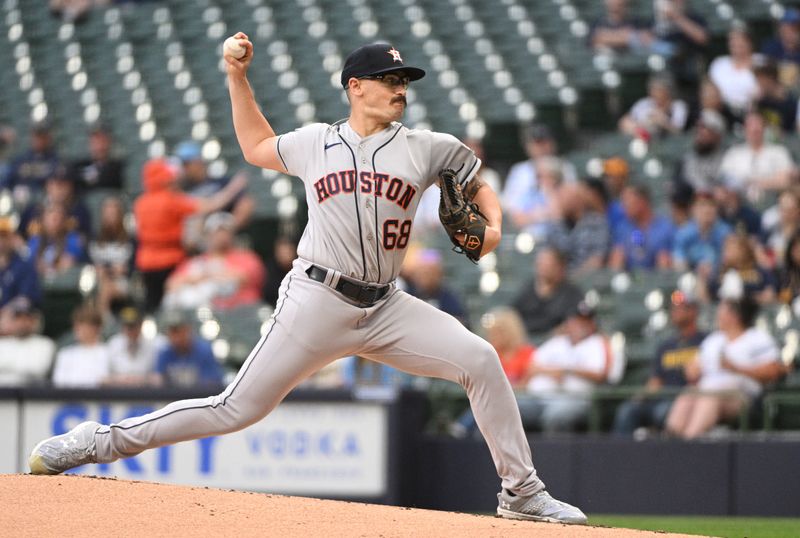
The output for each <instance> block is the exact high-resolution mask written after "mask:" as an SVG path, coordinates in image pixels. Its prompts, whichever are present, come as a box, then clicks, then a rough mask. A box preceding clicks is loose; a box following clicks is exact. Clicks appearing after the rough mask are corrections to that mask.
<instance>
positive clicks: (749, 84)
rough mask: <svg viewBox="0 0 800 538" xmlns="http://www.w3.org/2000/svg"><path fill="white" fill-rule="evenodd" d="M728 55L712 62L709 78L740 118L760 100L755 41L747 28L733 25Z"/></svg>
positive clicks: (729, 34) (729, 36)
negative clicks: (751, 105)
mask: <svg viewBox="0 0 800 538" xmlns="http://www.w3.org/2000/svg"><path fill="white" fill-rule="evenodd" d="M728 52H729V54H727V55H724V56H718V57H717V58H715V59H714V61H712V62H711V65H709V67H708V76H709V78H711V80H712V81H713V82H714V84H716V86H717V88H719V91H720V92H721V93H722V99H723V101H725V103H726V104H727V105H728V106H729V107H731V110H732V111H733V112H734V113H735V114H737V115H739V116H741V115H743V114H744V113H745V112H746V111H747V110H748V108H749V107H750V104H751V103H752V102H753V100H754V99H755V98H756V97H757V96H758V84H757V83H756V77H755V75H754V74H753V67H754V65H755V61H756V60H757V57H754V55H753V39H752V37H751V36H750V33H749V32H748V30H747V28H746V27H744V26H742V25H734V26H733V27H732V28H731V29H730V31H729V32H728Z"/></svg>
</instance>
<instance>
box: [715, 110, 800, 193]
mask: <svg viewBox="0 0 800 538" xmlns="http://www.w3.org/2000/svg"><path fill="white" fill-rule="evenodd" d="M764 130H765V124H764V118H763V117H762V116H761V114H759V113H758V112H755V111H753V112H749V113H748V114H747V117H746V118H745V122H744V137H745V142H744V143H743V144H738V145H735V146H733V147H731V148H730V149H728V151H726V152H725V155H724V156H723V157H722V163H721V164H720V177H721V179H722V180H723V181H724V182H726V183H727V184H729V185H731V186H734V187H736V188H738V189H739V190H741V191H742V192H746V193H747V197H748V198H749V199H750V200H751V201H753V202H756V201H758V200H760V199H761V197H762V195H763V194H764V191H780V190H783V189H785V188H786V187H788V186H789V184H790V183H791V182H792V180H793V179H795V178H796V177H797V167H796V166H795V164H794V161H792V156H791V155H790V154H789V150H788V149H786V147H785V146H783V145H780V144H771V143H769V142H767V141H766V140H765V137H764Z"/></svg>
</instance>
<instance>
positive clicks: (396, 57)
mask: <svg viewBox="0 0 800 538" xmlns="http://www.w3.org/2000/svg"><path fill="white" fill-rule="evenodd" d="M386 54H391V55H392V61H393V62H400V63H403V59H402V58H401V57H400V51H399V50H397V49H396V48H394V47H392V48H390V49H389V50H387V51H386Z"/></svg>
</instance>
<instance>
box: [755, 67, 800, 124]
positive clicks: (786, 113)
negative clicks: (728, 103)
mask: <svg viewBox="0 0 800 538" xmlns="http://www.w3.org/2000/svg"><path fill="white" fill-rule="evenodd" d="M754 73H755V75H756V82H757V83H758V99H757V100H756V101H755V103H754V108H755V109H756V110H758V111H759V112H760V113H761V115H762V116H763V117H764V123H765V124H766V126H767V128H769V129H770V130H771V131H772V133H773V135H775V136H776V137H780V135H781V134H783V133H786V134H791V133H794V132H796V131H797V127H798V123H797V96H796V95H794V94H792V92H791V91H789V90H788V89H786V88H785V87H784V86H783V85H781V83H780V82H779V81H778V68H777V67H776V66H775V64H773V63H770V62H761V63H759V64H757V65H756V67H755V69H754Z"/></svg>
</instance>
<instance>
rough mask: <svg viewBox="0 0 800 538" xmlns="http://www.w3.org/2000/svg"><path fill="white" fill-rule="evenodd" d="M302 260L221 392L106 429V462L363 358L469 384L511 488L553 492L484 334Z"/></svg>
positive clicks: (261, 408) (248, 413) (191, 432)
mask: <svg viewBox="0 0 800 538" xmlns="http://www.w3.org/2000/svg"><path fill="white" fill-rule="evenodd" d="M303 265H304V262H302V261H301V260H298V261H296V262H295V264H294V268H293V269H292V271H290V272H289V274H288V275H287V276H286V278H285V279H284V281H283V283H282V284H281V291H280V299H279V301H278V304H277V306H276V309H275V313H274V316H273V320H272V323H271V326H270V328H269V330H268V331H267V333H266V334H265V335H264V336H263V337H262V338H261V340H260V341H259V342H258V344H257V345H256V346H255V348H254V349H253V351H252V352H251V353H250V356H249V357H248V358H247V360H246V361H245V363H244V364H243V365H242V368H241V369H240V370H239V373H238V374H237V376H236V378H235V379H234V380H233V382H232V383H231V384H230V385H229V386H228V387H227V388H226V389H225V390H224V391H223V392H222V393H221V394H218V395H216V396H211V397H208V398H201V399H193V400H183V401H178V402H173V403H171V404H168V405H167V406H165V407H164V408H162V409H160V410H158V411H154V412H153V413H149V414H147V415H143V416H141V417H133V418H128V419H125V420H123V421H121V422H119V423H117V424H112V425H110V426H103V427H102V428H100V429H99V430H98V431H97V433H96V435H95V442H96V449H97V460H98V462H99V463H108V462H112V461H115V460H117V459H119V458H126V457H131V456H134V455H136V454H139V453H140V452H142V451H144V450H147V449H150V448H156V447H160V446H164V445H169V444H174V443H178V442H181V441H188V440H191V439H198V438H202V437H209V436H214V435H221V434H225V433H230V432H234V431H237V430H241V429H244V428H246V427H247V426H249V425H251V424H253V423H255V422H258V421H259V420H261V419H262V418H263V417H265V416H266V415H267V414H268V413H269V412H270V411H272V410H273V409H274V408H275V407H276V406H277V405H278V404H279V403H280V401H281V400H282V399H283V398H284V397H285V396H286V394H287V393H288V392H289V391H290V390H291V389H292V388H293V387H295V386H296V385H297V384H298V383H299V382H300V381H302V380H303V379H305V378H306V377H308V376H309V375H311V374H312V373H314V372H316V371H317V370H319V369H320V368H322V367H323V366H325V365H326V364H328V363H330V362H332V361H334V360H336V359H338V358H339V357H343V356H348V355H360V356H362V357H365V358H368V359H371V360H374V361H378V362H381V363H384V364H387V365H389V366H392V367H394V368H397V369H399V370H402V371H404V372H408V373H411V374H415V375H422V376H429V377H438V378H442V379H447V380H449V381H454V382H456V383H459V384H460V385H462V386H463V387H464V389H465V390H466V392H467V396H468V397H469V401H470V405H471V407H472V411H473V413H474V414H475V419H476V421H477V424H478V428H479V429H480V430H481V432H482V433H483V436H484V438H485V439H486V442H487V444H488V445H489V450H490V452H491V454H492V458H493V460H494V463H495V467H496V468H497V474H498V475H499V476H500V478H501V479H502V485H503V487H504V488H506V489H508V490H510V491H511V492H513V493H515V494H518V495H530V494H533V493H536V492H538V491H540V490H542V489H544V484H543V483H542V482H541V480H539V478H538V477H537V475H536V471H535V469H534V468H533V463H532V461H531V451H530V446H529V445H528V441H527V439H526V437H525V433H524V430H523V428H522V421H521V419H520V413H519V409H518V407H517V403H516V401H515V399H514V394H513V392H512V390H511V385H510V384H509V382H508V380H507V379H506V376H505V375H504V373H503V370H502V368H501V366H500V360H499V358H498V357H497V354H496V352H495V351H494V349H493V348H492V347H491V346H490V345H489V344H488V343H487V342H486V341H485V340H483V339H481V338H479V337H478V336H476V335H475V334H473V333H471V332H470V331H468V330H467V329H466V328H465V327H464V326H463V325H461V323H459V322H458V321H457V320H456V319H455V318H453V317H452V316H450V315H448V314H445V313H443V312H441V311H439V310H437V309H436V308H434V307H433V306H430V305H429V304H427V303H425V302H423V301H421V300H419V299H417V298H415V297H412V296H411V295H409V294H407V293H405V292H403V291H399V290H397V289H393V290H391V291H390V292H389V294H388V296H387V298H385V299H383V300H382V301H380V302H378V303H377V304H375V305H374V306H372V307H369V308H362V307H359V306H355V305H353V304H350V303H349V302H348V301H347V300H346V299H345V298H343V297H342V296H341V295H340V294H339V293H338V292H336V291H335V290H333V289H331V288H329V287H328V286H326V285H324V284H322V283H319V282H316V281H314V280H311V279H310V278H309V277H308V276H307V275H306V274H305V273H304V267H303Z"/></svg>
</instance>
